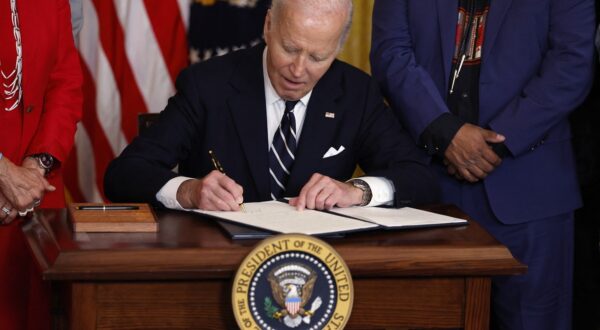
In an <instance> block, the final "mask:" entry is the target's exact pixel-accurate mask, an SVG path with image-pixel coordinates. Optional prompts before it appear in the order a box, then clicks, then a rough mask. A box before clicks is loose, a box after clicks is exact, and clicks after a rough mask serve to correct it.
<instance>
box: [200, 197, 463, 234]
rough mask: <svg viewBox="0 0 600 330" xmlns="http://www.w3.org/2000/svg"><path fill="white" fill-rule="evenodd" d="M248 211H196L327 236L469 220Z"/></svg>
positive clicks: (273, 207)
mask: <svg viewBox="0 0 600 330" xmlns="http://www.w3.org/2000/svg"><path fill="white" fill-rule="evenodd" d="M244 208H245V212H243V211H238V212H228V211H204V210H193V211H194V212H197V213H201V214H204V215H208V216H211V217H215V218H218V219H220V220H226V221H230V222H234V223H236V224H240V225H246V226H251V227H255V228H259V229H263V230H268V231H271V232H275V233H283V234H288V233H301V234H307V235H327V234H336V233H347V232H354V231H363V230H372V229H378V228H381V229H394V228H412V227H432V226H435V227H437V226H457V225H466V224H467V220H464V219H458V218H453V217H449V216H445V215H441V214H437V213H432V212H427V211H422V210H418V209H413V208H409V207H405V208H400V209H395V208H379V207H351V208H334V209H332V210H331V211H328V212H324V211H316V210H303V211H298V210H296V208H295V207H293V206H290V205H288V204H286V203H282V202H278V201H268V202H257V203H244Z"/></svg>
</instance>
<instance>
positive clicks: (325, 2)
mask: <svg viewBox="0 0 600 330" xmlns="http://www.w3.org/2000/svg"><path fill="white" fill-rule="evenodd" d="M290 1H301V2H302V4H303V5H306V7H309V8H315V9H318V10H319V13H332V12H333V13H340V12H342V11H344V10H345V11H346V15H347V16H346V24H345V25H344V29H343V30H342V34H341V36H340V43H339V45H338V48H339V49H341V48H342V46H343V45H344V43H345V42H346V39H348V34H350V27H351V26H352V13H353V11H354V6H353V5H352V0H271V17H272V19H273V21H277V16H278V15H279V13H280V12H281V8H282V7H283V6H284V4H285V3H288V2H290Z"/></svg>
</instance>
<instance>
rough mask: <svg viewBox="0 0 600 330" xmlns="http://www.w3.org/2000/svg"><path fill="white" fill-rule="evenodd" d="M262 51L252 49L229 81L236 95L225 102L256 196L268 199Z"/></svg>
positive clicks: (260, 48)
mask: <svg viewBox="0 0 600 330" xmlns="http://www.w3.org/2000/svg"><path fill="white" fill-rule="evenodd" d="M263 49H264V48H263V47H256V48H255V50H254V51H253V52H252V53H251V54H250V56H248V58H247V59H245V60H244V62H243V63H241V65H239V67H238V69H237V70H236V72H235V73H234V75H233V76H232V79H231V80H230V83H231V85H232V87H233V88H234V89H235V90H236V91H237V94H236V93H234V95H232V96H231V97H230V98H229V99H228V101H227V102H228V105H229V110H230V112H231V117H232V118H233V121H234V123H235V126H236V128H237V131H238V134H239V139H240V143H241V145H242V148H243V149H244V156H245V158H246V161H247V163H248V167H249V168H250V172H251V174H252V178H253V179H254V183H255V185H256V189H257V191H258V194H259V197H260V199H269V198H270V197H269V195H270V188H269V177H268V171H269V170H268V169H269V164H268V146H267V144H268V139H267V115H266V110H265V109H266V105H265V102H266V101H265V91H264V82H263V73H262V50H263Z"/></svg>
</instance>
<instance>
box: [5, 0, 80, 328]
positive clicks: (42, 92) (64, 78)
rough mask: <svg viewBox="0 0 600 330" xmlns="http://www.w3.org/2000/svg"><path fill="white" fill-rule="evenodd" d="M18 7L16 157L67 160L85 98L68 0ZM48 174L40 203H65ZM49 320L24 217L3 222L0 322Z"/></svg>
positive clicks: (38, 324) (55, 177)
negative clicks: (19, 128)
mask: <svg viewBox="0 0 600 330" xmlns="http://www.w3.org/2000/svg"><path fill="white" fill-rule="evenodd" d="M17 9H18V13H19V23H20V28H21V42H22V47H23V48H22V49H23V85H22V87H23V99H22V107H23V108H22V111H23V132H22V134H21V140H20V141H16V140H15V141H14V143H19V142H20V146H21V150H19V155H18V156H20V158H15V159H13V161H14V162H16V163H18V160H19V159H22V158H23V157H24V156H26V155H30V154H35V153H41V152H47V153H50V154H52V155H53V156H54V157H56V158H57V159H58V160H60V161H61V162H64V161H65V159H66V157H67V155H68V153H69V151H70V150H71V147H72V146H73V138H74V136H75V127H76V123H77V121H78V120H79V118H80V116H81V108H82V103H83V97H82V91H81V85H82V74H81V66H80V62H79V57H78V54H77V50H76V49H75V46H74V41H73V34H72V32H71V13H70V7H69V2H68V0H19V1H17ZM0 19H2V20H4V19H10V18H7V17H0ZM0 111H4V110H0ZM11 142H12V141H11ZM49 180H50V182H51V183H52V184H53V185H54V186H56V187H57V191H55V192H52V193H48V194H46V196H45V197H44V199H43V204H42V207H63V206H64V204H65V200H64V188H63V184H62V173H61V171H60V169H58V170H57V171H56V172H54V173H52V174H51V176H50V178H49ZM50 324H51V323H50V307H49V286H48V283H45V282H42V280H41V276H40V274H39V271H37V269H36V267H35V264H34V261H33V258H32V257H31V253H30V252H29V249H28V248H27V245H26V242H25V238H24V236H23V233H22V232H21V228H20V221H13V222H12V223H11V224H9V225H6V226H0V328H2V329H8V330H25V329H27V330H29V329H36V330H45V329H49V328H50Z"/></svg>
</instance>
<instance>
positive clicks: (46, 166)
mask: <svg viewBox="0 0 600 330" xmlns="http://www.w3.org/2000/svg"><path fill="white" fill-rule="evenodd" d="M29 157H31V158H34V159H36V160H37V162H38V165H39V166H40V168H41V169H43V170H44V175H48V173H50V171H52V169H53V168H54V164H55V163H56V162H55V161H54V157H52V155H50V154H46V153H41V154H34V155H30V156H29Z"/></svg>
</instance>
